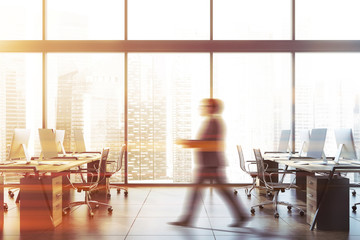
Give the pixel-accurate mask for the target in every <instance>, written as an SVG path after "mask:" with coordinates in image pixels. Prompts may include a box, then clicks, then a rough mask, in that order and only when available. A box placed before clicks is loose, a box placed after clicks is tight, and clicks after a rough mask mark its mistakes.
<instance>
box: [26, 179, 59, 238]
mask: <svg viewBox="0 0 360 240" xmlns="http://www.w3.org/2000/svg"><path fill="white" fill-rule="evenodd" d="M20 184H21V188H20V191H21V198H20V229H21V230H22V231H37V230H46V229H51V228H54V227H56V226H58V225H59V224H60V223H61V222H62V177H61V176H55V177H54V176H42V177H40V178H39V177H38V176H26V177H24V178H22V179H21V180H20Z"/></svg>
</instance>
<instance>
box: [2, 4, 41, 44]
mask: <svg viewBox="0 0 360 240" xmlns="http://www.w3.org/2000/svg"><path fill="white" fill-rule="evenodd" d="M41 21H42V0H0V40H41V38H42V22H41Z"/></svg>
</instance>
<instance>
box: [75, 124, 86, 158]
mask: <svg viewBox="0 0 360 240" xmlns="http://www.w3.org/2000/svg"><path fill="white" fill-rule="evenodd" d="M74 135H75V152H86V148H85V141H84V136H83V133H82V131H81V130H79V129H77V130H75V131H74Z"/></svg>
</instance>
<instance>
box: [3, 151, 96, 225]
mask: <svg viewBox="0 0 360 240" xmlns="http://www.w3.org/2000/svg"><path fill="white" fill-rule="evenodd" d="M99 159H100V155H99V156H98V157H97V156H93V157H89V158H86V157H84V158H79V159H78V160H71V159H56V160H46V162H51V163H52V164H49V165H47V164H46V165H39V164H38V162H37V161H31V163H30V164H8V165H0V172H2V173H5V174H6V173H17V174H21V175H23V177H22V178H21V179H20V193H21V198H20V199H21V200H20V230H21V231H36V230H44V229H49V228H54V227H56V226H58V225H59V224H60V223H61V222H62V208H63V205H66V204H67V202H66V201H68V200H69V196H68V195H69V190H67V192H66V193H65V192H64V191H63V185H65V184H66V183H67V177H66V174H67V171H69V170H70V169H72V168H77V167H79V166H81V165H84V164H93V163H95V162H97V161H98V160H99ZM58 164H59V165H58ZM60 164H61V165H60ZM3 187H4V184H3V182H1V181H0V195H1V197H0V204H1V206H3V203H4V201H3ZM0 223H1V227H2V226H3V224H2V222H0Z"/></svg>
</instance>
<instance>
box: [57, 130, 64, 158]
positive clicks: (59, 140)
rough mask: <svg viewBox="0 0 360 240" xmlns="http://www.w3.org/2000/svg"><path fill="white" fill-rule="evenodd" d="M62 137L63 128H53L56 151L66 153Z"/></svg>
mask: <svg viewBox="0 0 360 240" xmlns="http://www.w3.org/2000/svg"><path fill="white" fill-rule="evenodd" d="M64 138H65V130H55V141H56V147H57V152H58V153H62V154H66V152H65V148H64Z"/></svg>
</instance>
